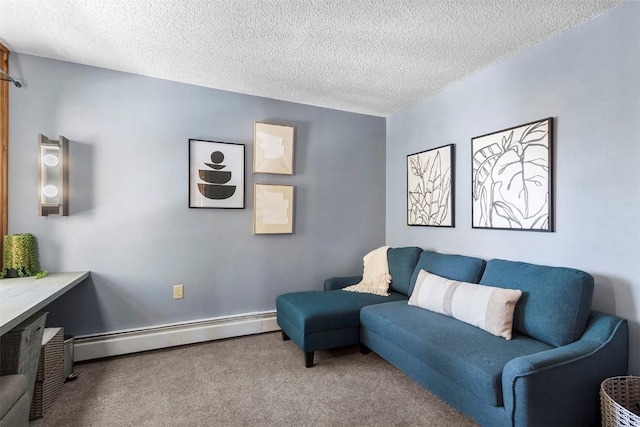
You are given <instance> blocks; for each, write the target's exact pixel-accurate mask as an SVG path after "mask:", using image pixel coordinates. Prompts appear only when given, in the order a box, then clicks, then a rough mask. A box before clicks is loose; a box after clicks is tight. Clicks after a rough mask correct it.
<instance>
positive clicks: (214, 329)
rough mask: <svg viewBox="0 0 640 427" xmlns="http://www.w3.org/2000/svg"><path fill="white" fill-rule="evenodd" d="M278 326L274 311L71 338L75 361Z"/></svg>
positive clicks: (231, 336) (277, 328) (215, 338)
mask: <svg viewBox="0 0 640 427" xmlns="http://www.w3.org/2000/svg"><path fill="white" fill-rule="evenodd" d="M277 330H280V327H279V326H278V324H277V323H276V312H275V311H268V312H260V313H248V314H243V315H238V316H229V317H217V318H212V319H203V320H198V321H192V322H183V323H176V324H171V325H162V326H156V327H152V328H145V329H136V330H127V331H116V332H109V333H104V334H97V335H85V336H78V337H75V339H74V346H73V348H74V355H73V356H74V357H73V360H74V361H75V362H81V361H83V360H92V359H100V358H102V357H110V356H119V355H122V354H129V353H137V352H140V351H147V350H156V349H159V348H166V347H174V346H179V345H185V344H194V343H199V342H205V341H213V340H219V339H224V338H233V337H240V336H244V335H252V334H260V333H263V332H271V331H277Z"/></svg>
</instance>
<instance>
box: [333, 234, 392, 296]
mask: <svg viewBox="0 0 640 427" xmlns="http://www.w3.org/2000/svg"><path fill="white" fill-rule="evenodd" d="M388 249H389V246H382V247H381V248H378V249H374V250H372V251H371V252H369V253H368V254H366V255H365V256H364V258H363V261H364V271H363V272H362V281H361V282H360V283H358V284H356V285H351V286H347V287H346V288H343V290H344V291H349V292H362V293H366V294H374V295H380V296H383V297H386V296H389V283H391V275H390V274H389V263H388V262H387V250H388Z"/></svg>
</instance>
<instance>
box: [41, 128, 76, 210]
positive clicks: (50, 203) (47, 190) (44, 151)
mask: <svg viewBox="0 0 640 427" xmlns="http://www.w3.org/2000/svg"><path fill="white" fill-rule="evenodd" d="M38 143H39V145H40V187H39V189H38V214H39V215H40V216H47V215H49V214H53V215H63V216H67V215H69V185H68V182H69V161H68V150H69V140H68V139H67V138H65V137H64V136H61V137H60V139H59V140H58V141H55V140H51V139H48V138H47V137H46V136H44V135H42V134H39V135H38Z"/></svg>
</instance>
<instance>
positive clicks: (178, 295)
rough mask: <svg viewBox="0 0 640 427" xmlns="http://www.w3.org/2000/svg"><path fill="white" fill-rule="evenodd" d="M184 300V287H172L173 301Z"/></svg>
mask: <svg viewBox="0 0 640 427" xmlns="http://www.w3.org/2000/svg"><path fill="white" fill-rule="evenodd" d="M182 298H184V286H183V285H174V286H173V299H182Z"/></svg>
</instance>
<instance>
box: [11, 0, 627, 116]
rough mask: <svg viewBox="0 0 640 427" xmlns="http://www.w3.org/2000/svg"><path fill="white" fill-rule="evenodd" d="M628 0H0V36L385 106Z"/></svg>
mask: <svg viewBox="0 0 640 427" xmlns="http://www.w3.org/2000/svg"><path fill="white" fill-rule="evenodd" d="M623 2H624V0H522V1H520V0H453V1H446V0H423V1H409V0H407V1H402V0H299V1H297V0H235V1H234V0H0V41H1V42H2V43H4V44H5V45H6V46H7V47H8V48H9V49H10V50H11V51H15V52H21V53H27V54H31V55H37V56H42V57H46V58H53V59H59V60H63V61H70V62H76V63H80V64H86V65H92V66H97V67H103V68H109V69H113V70H119V71H125V72H129V73H135V74H141V75H145V76H152V77H158V78H162V79H168V80H174V81H179V82H185V83H191V84H195V85H200V86H205V87H211V88H217V89H223V90H228V91H233V92H239V93H246V94H251V95H257V96H262V97H267V98H274V99H280V100H286V101H292V102H299V103H304V104H310V105H317V106H322V107H328V108H334V109H339V110H346V111H354V112H359V113H363V114H371V115H376V116H388V115H390V114H392V113H394V112H396V111H398V110H400V109H402V108H404V107H406V106H408V105H411V104H412V103H414V102H415V101H417V100H418V99H420V98H423V97H425V96H429V95H431V94H433V93H434V92H436V91H438V90H440V89H442V88H443V87H445V86H447V85H448V84H450V83H452V82H455V81H457V80H460V79H463V78H465V77H466V76H468V75H470V74H472V73H474V72H477V71H479V70H481V69H483V68H486V67H488V66H490V65H492V64H494V63H496V62H498V61H501V60H504V59H506V58H508V57H510V56H513V55H514V54H516V53H518V52H520V51H522V50H524V49H526V48H528V47H531V46H532V45H535V44H537V43H540V42H542V41H544V40H546V39H549V38H551V37H553V36H554V35H557V34H559V33H561V32H563V31H566V30H568V29H570V28H572V27H575V26H576V25H579V24H580V23H582V22H584V21H587V20H589V19H592V18H594V17H595V16H597V15H599V14H601V13H603V12H605V11H607V10H608V9H611V8H613V7H615V6H617V5H619V4H620V3H623ZM13 77H15V78H17V79H20V78H21V76H20V75H15V73H14V75H13ZM26 83H27V84H28V82H26Z"/></svg>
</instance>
